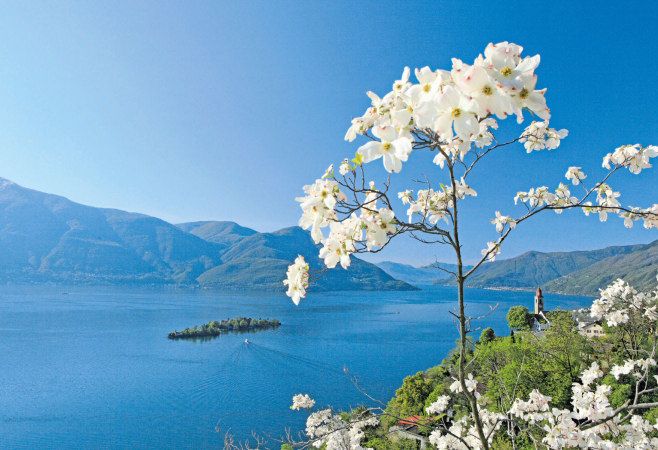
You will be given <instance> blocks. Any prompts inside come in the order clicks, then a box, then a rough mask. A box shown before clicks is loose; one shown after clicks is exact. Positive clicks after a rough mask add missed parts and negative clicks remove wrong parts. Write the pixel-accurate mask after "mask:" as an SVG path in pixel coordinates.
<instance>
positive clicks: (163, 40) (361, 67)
mask: <svg viewBox="0 0 658 450" xmlns="http://www.w3.org/2000/svg"><path fill="white" fill-rule="evenodd" d="M609 3H612V2H547V1H540V2H532V1H523V2H500V3H497V2H491V1H469V2H459V1H454V2H399V3H397V4H396V3H389V2H338V1H335V2H322V3H321V2H311V1H309V2H301V1H294V2H284V1H276V2H258V1H249V2H247V1H235V2H219V1H208V2H201V1H195V2H183V1H176V2H163V1H157V2H155V1H154V2H148V1H139V2H133V1H123V2H103V3H101V2H99V3H94V2H75V3H73V2H71V3H69V2H47V3H46V2H43V3H42V2H12V3H5V4H3V7H2V14H1V15H0V176H2V177H5V178H9V179H11V180H13V181H16V182H17V183H19V184H22V185H24V186H27V187H31V188H34V189H38V190H42V191H46V192H52V193H57V194H60V195H64V196H66V197H69V198H71V199H73V200H75V201H78V202H81V203H86V204H91V205H95V206H106V207H115V208H120V209H126V210H130V211H139V212H144V213H148V214H152V215H155V216H158V217H162V218H164V219H166V220H169V221H173V222H178V221H191V220H203V219H218V220H235V221H237V222H239V223H241V224H243V225H246V226H251V227H253V228H256V229H258V230H261V231H270V230H274V229H277V228H281V227H284V226H288V225H292V224H295V223H296V221H297V218H298V215H299V210H298V207H297V204H296V203H295V202H294V200H293V199H294V197H295V196H296V195H299V193H300V191H301V186H302V185H303V184H305V183H307V182H309V181H312V180H313V179H314V178H315V177H316V176H318V175H319V174H321V173H322V172H323V170H324V169H325V167H326V166H327V165H328V163H330V162H339V161H340V160H341V159H342V157H343V156H348V155H352V154H353V153H354V150H355V149H356V148H357V146H358V144H356V143H355V144H349V143H346V142H344V141H343V135H344V133H345V130H346V128H347V126H348V124H349V121H350V119H351V118H352V117H353V116H355V115H360V114H361V113H362V111H363V110H364V109H365V108H366V106H367V105H368V99H367V97H366V96H365V92H366V91H367V90H374V91H376V92H379V93H382V94H383V93H385V92H387V91H388V90H390V85H391V83H392V81H393V80H395V79H397V78H399V75H400V73H401V70H402V68H403V67H404V66H405V65H409V66H411V67H420V66H424V65H430V66H431V67H432V68H449V67H450V58H451V57H453V56H455V57H460V58H462V59H464V60H466V61H470V60H472V59H473V58H474V57H475V56H477V54H478V53H479V52H481V51H482V50H483V49H484V46H485V45H486V44H487V43H488V42H490V41H493V42H498V41H502V40H509V41H513V42H516V43H518V44H521V45H523V46H524V47H525V49H526V53H527V54H535V53H540V54H541V56H542V63H541V65H540V67H539V69H538V72H537V73H538V75H539V85H540V86H542V87H548V95H547V97H548V102H549V106H550V107H551V109H552V113H553V119H552V124H553V125H554V126H556V127H559V128H562V127H566V128H568V129H569V130H570V132H571V135H570V137H569V138H568V139H567V140H566V141H565V142H564V144H563V147H561V148H560V149H559V150H557V151H554V152H550V153H549V152H544V153H540V154H538V153H535V154H532V155H526V153H525V152H524V150H523V149H522V148H521V147H520V146H519V147H513V148H510V149H508V150H506V151H505V152H504V153H501V154H500V155H498V156H495V157H493V158H492V159H491V161H490V163H489V164H488V165H487V166H486V169H485V166H482V168H481V169H480V172H479V173H477V174H476V176H475V177H474V178H473V184H474V187H475V188H476V189H477V190H478V192H479V193H480V196H479V197H478V199H477V200H476V201H474V203H473V205H472V207H471V208H470V209H469V210H468V211H467V214H468V219H469V222H468V224H467V225H466V230H465V234H466V237H467V238H468V239H469V240H470V241H469V242H470V243H468V244H466V246H465V250H466V252H467V255H468V256H469V259H471V260H472V259H473V258H475V256H476V255H478V254H479V249H481V248H482V247H483V245H484V244H483V243H484V242H486V240H491V239H492V238H494V230H493V226H491V225H490V224H489V223H488V221H489V220H490V218H491V217H492V216H493V211H494V210H495V209H501V210H502V211H503V212H508V211H512V206H513V202H512V198H513V196H514V194H515V192H516V191H518V190H522V189H523V190H525V189H527V188H528V187H530V186H532V185H537V184H548V185H549V186H553V187H554V186H556V185H557V183H558V182H559V181H561V180H562V176H563V174H564V172H565V170H566V168H567V167H568V166H569V165H580V166H583V168H584V169H585V170H586V172H588V173H591V175H590V176H591V177H592V178H593V177H594V176H595V175H596V174H600V173H601V172H600V170H601V169H600V161H601V157H602V156H603V155H604V154H605V153H606V152H608V151H611V150H612V149H613V148H614V147H616V146H618V145H620V144H625V143H636V142H637V143H642V144H645V145H646V144H650V143H654V144H658V86H657V83H656V82H657V80H658V76H657V74H658V58H656V55H657V54H658V38H657V37H656V29H655V26H656V20H657V19H658V6H656V3H654V2H642V3H641V2H637V3H634V2H615V3H616V5H611V6H604V4H609ZM513 122H514V121H513V120H508V121H506V122H505V123H504V128H507V129H510V130H514V132H516V133H518V132H520V130H521V129H520V128H516V126H515V124H514V123H513ZM428 161H429V159H428V158H423V157H419V158H417V159H416V160H415V161H414V162H411V163H409V164H408V166H405V169H403V172H402V174H401V177H403V178H401V179H404V180H406V179H408V178H409V177H410V176H412V175H417V174H426V175H428V176H430V177H437V176H439V174H438V172H437V169H436V168H435V167H434V166H431V165H429V164H428ZM612 184H613V187H615V188H617V189H619V190H621V191H622V199H626V201H627V202H629V203H631V204H632V205H639V206H648V205H649V204H651V203H655V202H657V201H658V170H655V171H647V172H645V173H643V174H642V175H640V176H639V177H636V176H632V175H624V176H623V177H621V179H620V180H619V181H617V182H615V183H612ZM656 238H658V232H656V231H655V230H653V231H647V230H643V229H641V226H639V227H638V226H636V228H635V229H633V230H632V231H627V230H625V229H624V228H623V226H622V224H621V220H619V219H616V220H611V222H609V223H607V224H601V223H599V222H598V220H597V219H595V218H591V217H590V218H588V219H586V218H582V217H581V215H579V214H564V215H563V216H562V217H559V216H554V215H551V216H545V219H542V220H541V221H539V222H535V223H534V224H532V225H529V226H527V227H524V228H523V229H519V230H518V233H517V234H516V236H514V237H513V238H511V239H510V240H509V241H508V245H507V246H506V247H504V248H503V255H501V256H513V255H516V254H519V253H521V252H523V251H525V250H528V249H536V250H571V249H589V248H598V247H602V246H605V245H611V244H626V243H632V242H648V241H650V240H653V239H656ZM446 255H447V252H446V250H445V249H442V248H429V249H428V248H420V247H419V246H418V245H415V244H414V243H409V242H408V241H402V242H400V243H398V244H396V245H393V246H392V247H391V248H390V249H388V251H386V252H384V253H382V254H381V255H378V258H379V259H396V260H400V261H408V262H415V263H423V262H428V261H432V260H434V258H435V257H436V258H438V259H446Z"/></svg>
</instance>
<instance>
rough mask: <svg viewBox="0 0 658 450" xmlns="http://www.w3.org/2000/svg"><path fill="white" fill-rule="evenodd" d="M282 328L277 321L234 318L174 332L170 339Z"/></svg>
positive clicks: (209, 336) (208, 336)
mask: <svg viewBox="0 0 658 450" xmlns="http://www.w3.org/2000/svg"><path fill="white" fill-rule="evenodd" d="M279 326H281V322H279V321H278V320H276V319H252V318H251V317H234V318H233V319H226V320H222V321H221V322H218V321H216V320H213V321H210V322H208V323H206V324H203V325H197V326H195V327H191V328H185V329H184V330H183V331H176V330H174V331H172V332H171V333H169V335H168V337H169V339H198V338H211V337H216V336H219V335H220V334H224V333H229V332H248V331H259V330H270V329H274V328H278V327H279Z"/></svg>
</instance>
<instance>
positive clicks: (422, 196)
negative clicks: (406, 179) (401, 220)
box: [398, 178, 477, 225]
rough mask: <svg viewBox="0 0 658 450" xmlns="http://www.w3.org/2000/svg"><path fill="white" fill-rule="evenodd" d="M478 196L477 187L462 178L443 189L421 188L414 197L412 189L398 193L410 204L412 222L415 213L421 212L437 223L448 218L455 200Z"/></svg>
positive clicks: (404, 201) (430, 221)
mask: <svg viewBox="0 0 658 450" xmlns="http://www.w3.org/2000/svg"><path fill="white" fill-rule="evenodd" d="M466 197H477V192H476V191H475V189H473V188H472V187H470V186H469V185H467V184H466V182H465V181H464V179H463V178H462V179H461V180H459V181H455V187H454V189H453V187H452V186H445V185H441V190H434V189H420V190H419V191H418V192H417V193H416V196H415V198H414V194H413V192H412V191H410V190H406V191H404V192H400V193H398V198H400V200H401V201H402V204H404V205H409V207H408V208H407V216H408V218H409V222H411V220H412V218H413V216H414V214H419V215H421V216H422V217H423V220H426V221H427V222H428V223H430V224H432V225H435V224H436V223H437V222H438V221H439V220H441V219H444V220H447V217H448V214H449V212H448V211H449V209H450V208H453V207H454V200H455V198H456V199H457V200H463V199H464V198H466Z"/></svg>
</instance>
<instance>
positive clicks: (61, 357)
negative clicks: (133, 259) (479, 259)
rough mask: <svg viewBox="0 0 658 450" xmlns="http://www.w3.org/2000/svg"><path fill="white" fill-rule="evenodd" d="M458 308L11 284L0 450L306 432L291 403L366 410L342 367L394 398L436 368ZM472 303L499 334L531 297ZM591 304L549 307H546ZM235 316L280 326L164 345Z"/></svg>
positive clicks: (414, 295)
mask: <svg viewBox="0 0 658 450" xmlns="http://www.w3.org/2000/svg"><path fill="white" fill-rule="evenodd" d="M454 297H455V291H454V289H452V288H448V287H428V288H426V289H424V290H422V291H415V292H385V293H381V292H378V293H375V292H368V293H365V292H340V293H312V294H311V295H310V297H309V298H308V299H306V300H305V301H304V302H303V303H302V304H301V305H300V306H299V307H295V306H294V305H293V304H292V303H291V302H290V300H289V299H287V298H286V297H284V296H283V295H276V294H227V293H218V292H199V291H189V290H160V289H143V288H117V287H95V288H92V287H75V288H61V287H2V288H0V448H3V449H5V448H165V447H166V448H221V442H222V438H223V433H224V432H225V431H227V430H229V429H230V431H231V432H232V433H233V434H235V435H236V436H237V437H240V438H248V437H249V436H250V434H251V432H252V431H258V432H259V434H262V435H269V436H274V437H278V436H280V435H281V434H282V433H283V431H284V429H285V428H286V427H290V428H291V429H292V430H299V429H302V428H303V424H304V421H305V414H304V413H300V412H294V411H291V410H290V409H289V406H290V399H291V397H292V395H293V394H296V393H300V392H304V393H309V394H311V396H312V397H314V398H315V399H316V400H317V403H318V405H319V406H326V405H331V406H334V407H336V408H346V407H349V406H350V405H358V404H363V403H367V402H368V401H367V399H366V398H365V397H364V396H363V394H361V393H359V392H358V391H357V390H356V389H355V388H354V387H353V385H352V383H351V382H350V381H349V379H348V377H347V376H346V375H345V374H344V371H345V370H348V371H349V373H350V374H352V375H354V376H357V377H358V378H359V380H360V382H361V384H362V386H363V387H364V388H365V389H367V391H368V392H369V393H370V394H371V395H372V396H373V397H375V398H379V399H382V400H384V401H386V400H387V399H388V398H390V397H391V396H392V395H393V393H394V392H395V389H396V388H397V387H398V386H399V385H400V383H401V380H402V378H404V376H406V375H409V374H412V373H415V372H417V371H419V370H423V369H426V368H428V367H431V366H433V365H436V364H437V363H439V362H440V361H441V359H442V358H443V357H444V356H445V355H446V353H447V352H448V350H449V349H450V348H452V347H453V345H454V342H455V339H456V337H457V330H456V328H455V324H454V322H453V318H452V316H451V315H450V314H449V311H451V310H454V306H455V304H454ZM467 300H468V302H470V314H471V315H480V314H483V313H485V312H486V311H488V310H489V305H493V304H495V303H499V304H500V306H499V308H498V309H497V310H495V311H494V312H493V313H492V314H490V315H488V316H487V317H486V319H483V320H482V321H480V323H478V324H476V326H480V327H485V326H492V327H493V328H494V329H495V330H496V332H497V333H499V334H502V333H507V332H508V331H507V327H506V325H505V320H504V316H505V313H506V312H507V309H508V308H509V306H511V305H515V304H525V305H527V306H528V307H531V305H532V294H531V293H527V292H501V291H484V290H476V289H472V290H469V291H468V292H467ZM589 302H590V300H589V299H587V298H584V297H567V296H551V295H547V296H546V305H547V308H555V307H558V306H559V307H562V308H575V307H580V306H585V305H587V304H588V303H589ZM238 315H243V316H251V317H262V318H276V319H279V320H281V322H282V323H283V325H282V326H281V327H280V328H279V329H277V330H274V331H263V332H259V333H255V334H249V335H247V336H245V335H226V336H221V337H219V338H217V339H213V340H210V341H204V342H200V341H184V340H180V341H171V340H169V339H167V338H166V336H167V333H168V332H169V331H171V330H173V329H182V328H185V327H187V326H192V325H197V324H201V323H206V322H208V321H210V320H220V319H226V318H230V317H234V316H238ZM478 334H479V333H478ZM245 337H248V338H249V340H250V341H251V344H250V345H248V346H247V345H245V344H244V339H245ZM218 425H219V427H220V429H221V433H218V432H216V427H217V426H218ZM273 447H275V446H274V445H273Z"/></svg>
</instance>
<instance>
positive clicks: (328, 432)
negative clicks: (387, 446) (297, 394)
mask: <svg viewBox="0 0 658 450" xmlns="http://www.w3.org/2000/svg"><path fill="white" fill-rule="evenodd" d="M378 424H379V419H378V418H377V417H375V416H369V417H366V418H363V419H358V420H354V421H346V420H343V418H342V417H341V416H340V415H338V414H334V412H333V411H332V410H331V409H329V408H328V409H323V410H320V411H316V412H314V413H312V414H311V415H309V416H308V419H306V435H307V436H308V437H309V439H310V440H311V442H312V445H313V447H316V448H321V447H322V448H325V449H326V450H372V449H366V448H364V447H362V446H361V441H362V440H363V437H364V432H363V430H364V428H368V427H375V426H377V425H378ZM323 446H324V447H323Z"/></svg>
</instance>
